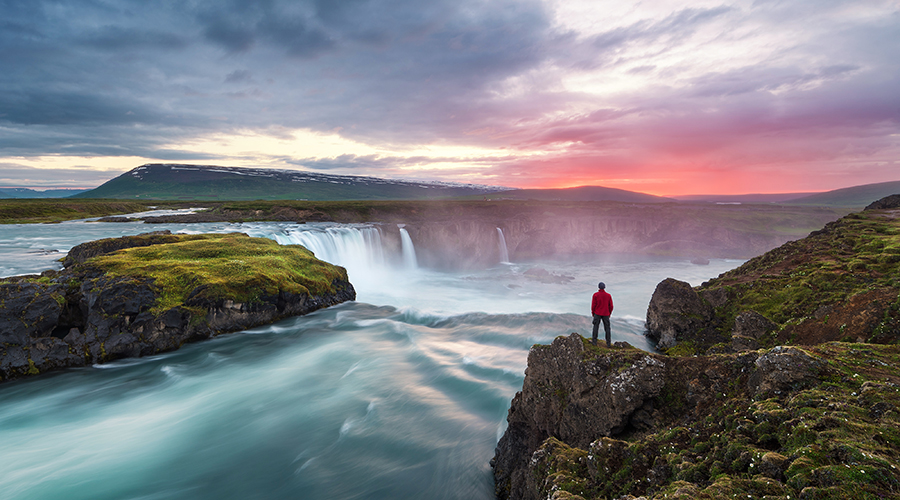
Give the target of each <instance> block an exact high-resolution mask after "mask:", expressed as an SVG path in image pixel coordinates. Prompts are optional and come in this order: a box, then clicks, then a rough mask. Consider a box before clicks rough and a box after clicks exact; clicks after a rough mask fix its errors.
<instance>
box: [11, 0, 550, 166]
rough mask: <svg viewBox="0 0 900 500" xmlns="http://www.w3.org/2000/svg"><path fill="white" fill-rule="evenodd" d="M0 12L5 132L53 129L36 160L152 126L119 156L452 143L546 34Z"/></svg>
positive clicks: (65, 4)
mask: <svg viewBox="0 0 900 500" xmlns="http://www.w3.org/2000/svg"><path fill="white" fill-rule="evenodd" d="M0 9H2V13H3V16H2V17H5V19H4V21H3V22H4V23H5V24H6V25H8V26H12V27H14V29H9V30H5V31H4V32H3V33H0V61H2V62H3V64H4V66H5V68H4V71H3V72H2V74H0V91H2V92H0V95H2V96H0V126H3V125H6V126H32V125H54V126H56V127H58V128H57V129H54V131H53V133H49V134H47V135H43V138H41V137H35V138H33V139H32V140H30V141H28V143H29V144H30V145H31V146H32V147H34V149H33V150H32V151H31V154H34V155H42V154H48V153H51V154H52V153H62V152H64V151H71V150H73V149H79V150H91V151H101V150H104V149H108V148H109V147H110V146H113V145H112V144H110V142H111V140H113V138H111V137H109V136H107V135H106V134H105V131H103V132H100V131H99V130H98V129H97V127H96V126H97V124H99V123H106V124H116V125H128V126H134V127H154V128H155V130H154V131H153V132H151V133H149V134H147V135H148V139H147V140H146V143H145V144H144V145H143V147H140V142H141V140H142V139H141V134H136V135H135V136H134V137H133V138H132V139H130V140H127V141H125V142H124V143H119V144H115V145H114V146H115V148H119V147H124V148H126V149H128V150H131V151H134V152H135V153H137V152H138V151H140V152H145V151H147V150H149V149H152V148H153V147H154V145H156V144H159V138H160V137H159V136H166V135H167V134H170V133H171V135H170V136H169V138H170V140H171V141H172V142H176V141H180V140H184V139H186V138H189V137H190V136H191V135H197V134H203V133H206V132H214V131H228V130H230V129H242V128H251V129H252V128H259V127H263V128H265V127H269V126H272V125H275V126H282V127H309V128H313V129H316V130H332V129H336V128H340V129H341V130H342V131H343V132H342V133H343V134H345V135H348V136H351V137H356V138H361V139H375V140H388V141H392V142H400V143H402V142H408V141H416V140H422V139H428V138H434V137H437V136H441V135H444V134H447V133H452V134H454V135H459V131H458V128H459V126H460V122H461V121H470V120H473V119H474V120H477V119H478V116H479V115H480V108H482V107H483V105H484V103H485V102H486V101H487V100H488V99H489V97H490V85H491V84H492V82H496V81H498V80H502V79H504V78H506V77H509V76H514V75H515V74H516V73H518V72H520V71H522V70H525V69H527V68H528V67H531V66H534V65H535V64H538V63H539V62H540V61H541V60H542V59H543V58H545V57H546V53H545V52H546V51H545V49H544V45H543V41H544V39H545V38H546V37H547V36H548V33H549V32H550V28H549V26H550V21H549V19H548V17H547V12H546V11H545V10H544V8H543V6H542V5H541V4H540V3H539V2H534V1H524V2H521V1H515V2H513V1H503V2H495V3H488V4H484V3H481V2H475V1H471V2H469V1H450V0H446V1H437V2H427V3H424V4H423V3H420V2H390V1H376V0H372V1H368V0H357V1H327V2H326V1H321V2H312V1H294V2H291V1H281V0H267V1H262V2H257V1H253V2H251V1H234V0H233V1H228V2H213V1H203V0H200V1H197V2H192V3H190V4H185V3H173V4H156V3H153V2H150V3H146V2H137V1H129V0H119V1H110V2H103V3H99V2H89V1H83V2H79V1H74V0H69V1H65V0H61V1H50V0H28V1H14V0H5V1H3V2H2V3H0ZM235 66H237V67H238V68H240V69H238V70H236V69H234V68H235ZM221 75H226V76H225V78H224V79H223V77H222V76H221ZM251 76H252V78H251ZM225 85H227V86H229V87H225ZM236 85H237V86H241V87H242V88H239V89H238V90H235V89H234V86H236ZM236 98H237V99H236ZM489 108H490V107H489V106H484V107H483V109H485V110H488V109H489ZM451 116H455V118H451ZM59 127H62V128H59ZM32 132H34V133H35V134H37V135H38V136H40V135H41V134H45V133H46V132H48V130H46V129H40V130H38V129H34V130H32ZM143 132H145V130H144V131H142V133H143ZM63 136H65V137H69V138H70V140H71V141H72V146H73V147H71V148H66V147H63V146H64V145H63V144H62V142H64V141H63V140H61V137H63ZM120 138H121V136H118V137H116V138H115V139H120ZM42 139H43V142H42ZM42 143H43V146H44V147H42V146H41V144H42ZM91 145H93V146H91ZM115 148H114V149H115ZM23 149H25V148H22V147H20V148H19V150H20V151H22V150H23Z"/></svg>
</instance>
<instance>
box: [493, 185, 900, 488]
mask: <svg viewBox="0 0 900 500" xmlns="http://www.w3.org/2000/svg"><path fill="white" fill-rule="evenodd" d="M882 201H883V202H884V203H879V204H876V205H873V207H876V208H877V209H876V208H872V209H869V210H867V211H865V212H862V213H859V214H851V215H849V216H847V217H845V218H843V219H840V220H838V221H835V222H833V223H829V224H828V225H827V226H826V227H825V228H824V229H822V230H820V231H815V232H813V233H812V234H810V235H809V237H807V238H804V239H802V240H799V241H793V242H789V243H787V244H785V245H783V246H781V247H779V248H777V249H775V250H773V251H770V252H768V253H766V254H765V255H762V256H760V257H756V258H754V259H751V260H750V261H748V262H747V263H745V264H744V265H743V266H741V267H739V268H738V269H735V270H733V271H730V272H728V273H725V274H723V275H722V276H719V277H718V278H716V279H714V280H710V281H709V282H707V283H704V284H703V285H701V286H699V287H695V288H692V287H691V286H690V285H688V284H687V283H683V282H679V281H677V280H673V279H667V280H664V281H663V282H661V283H660V284H659V285H658V286H657V288H656V291H655V292H654V294H653V297H652V299H651V302H650V305H649V307H648V311H647V329H648V335H650V336H651V337H652V338H654V339H655V340H656V341H657V344H658V346H659V347H660V348H661V349H662V350H664V351H665V352H666V354H667V355H661V354H650V353H645V352H640V351H637V350H634V349H630V348H627V347H628V346H623V345H618V346H617V348H616V349H605V348H601V347H596V346H593V345H591V344H589V343H588V342H587V341H585V340H584V339H582V338H581V337H580V336H579V335H577V334H572V335H570V336H569V337H559V338H557V339H556V340H554V341H553V343H552V344H551V345H549V346H534V347H533V348H532V350H531V352H530V353H529V357H528V369H527V370H526V373H525V382H524V384H523V387H522V392H520V393H519V394H517V395H516V397H515V399H514V400H513V403H512V406H511V407H510V410H509V416H508V419H507V420H508V423H509V427H508V429H507V431H506V433H505V434H504V436H503V437H502V438H501V440H500V443H499V444H498V446H497V452H496V456H495V457H494V460H493V462H492V464H493V467H494V476H495V478H496V481H497V482H496V486H497V495H498V497H499V498H503V499H505V498H516V499H520V498H522V499H538V498H550V499H579V498H619V499H633V498H634V496H638V495H640V496H642V498H648V499H651V498H652V499H662V498H666V499H671V498H684V499H698V498H700V499H707V498H708V499H713V498H735V497H737V498H801V499H819V498H828V499H839V498H840V499H843V498H896V497H897V496H898V495H900V460H898V457H900V346H898V345H897V344H898V343H900V298H898V297H900V272H898V270H900V267H898V263H900V207H898V206H897V204H898V202H897V199H886V200H882ZM836 340H842V341H844V342H836ZM848 342H857V343H848ZM863 342H869V343H863ZM786 344H794V345H795V346H794V347H791V346H786ZM701 353H706V355H705V356H704V355H699V354H701Z"/></svg>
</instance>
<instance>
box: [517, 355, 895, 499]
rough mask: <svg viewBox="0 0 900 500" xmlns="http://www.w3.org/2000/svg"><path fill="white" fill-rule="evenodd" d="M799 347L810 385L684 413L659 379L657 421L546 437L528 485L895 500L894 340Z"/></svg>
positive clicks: (587, 493) (592, 492)
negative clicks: (644, 427)
mask: <svg viewBox="0 0 900 500" xmlns="http://www.w3.org/2000/svg"><path fill="white" fill-rule="evenodd" d="M806 351H807V353H808V354H810V355H812V356H815V357H816V358H818V359H819V360H821V361H822V362H823V363H825V364H827V374H825V376H823V377H822V379H821V380H820V381H819V382H818V384H817V385H814V386H805V387H796V388H794V389H793V390H791V391H787V392H785V393H783V394H777V395H775V396H774V397H769V398H764V399H755V398H754V396H753V395H752V394H750V393H747V392H745V391H738V392H735V393H730V394H723V395H722V396H721V398H720V400H719V401H718V402H717V404H716V405H714V406H712V407H710V408H709V409H708V410H706V411H707V412H708V415H707V416H706V417H705V418H704V417H701V418H693V419H686V418H685V415H684V412H685V410H680V409H679V410H671V408H672V406H675V405H676V402H675V401H672V399H682V402H681V405H682V406H684V402H683V400H684V398H686V395H685V393H684V392H679V391H678V390H671V389H667V390H665V391H664V394H663V395H661V396H660V398H659V401H657V403H658V405H657V407H659V408H663V409H666V411H664V412H662V413H661V414H658V415H657V418H664V419H665V420H666V421H664V422H663V421H661V422H659V424H661V425H659V426H657V429H658V430H656V431H652V432H649V433H647V434H642V435H634V436H632V437H630V438H628V439H626V440H620V439H611V438H601V439H598V440H597V441H595V442H594V443H592V445H591V446H590V448H589V449H588V450H580V449H577V448H573V447H569V446H567V445H565V444H564V443H561V442H559V441H557V440H555V439H552V438H551V439H548V440H547V441H546V442H545V443H544V445H543V446H542V447H541V449H540V450H539V451H538V452H537V453H536V454H535V457H537V464H536V467H534V468H533V469H532V470H533V471H535V473H536V475H537V477H536V478H535V479H536V481H535V484H537V485H543V486H542V490H541V493H542V494H543V495H545V496H546V495H549V494H550V492H553V491H564V492H566V493H567V496H560V497H558V498H597V499H601V498H618V497H620V496H622V495H635V496H638V495H645V496H647V497H648V498H652V499H662V498H692V499H717V498H823V499H835V500H837V499H860V500H862V499H877V498H896V497H897V496H898V495H900V384H898V382H900V347H898V346H884V345H870V344H846V343H838V342H831V343H827V344H822V345H819V346H816V347H812V348H808V349H807V350H806ZM743 382H746V380H745V381H743ZM736 386H737V385H736ZM740 386H744V387H746V384H744V383H742V384H740ZM669 410H671V411H669ZM663 414H665V415H668V416H665V417H664V416H663ZM533 460H534V459H533ZM801 492H802V496H801Z"/></svg>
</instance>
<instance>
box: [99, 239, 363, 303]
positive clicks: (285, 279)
mask: <svg viewBox="0 0 900 500" xmlns="http://www.w3.org/2000/svg"><path fill="white" fill-rule="evenodd" d="M177 239H178V240H179V241H176V242H173V243H167V244H162V245H153V246H148V247H139V248H129V249H125V250H119V251H117V252H115V253H112V254H109V255H101V256H99V257H94V258H92V259H90V260H88V261H87V262H86V265H88V266H91V267H96V268H99V269H101V270H103V271H105V272H106V273H107V275H109V276H113V277H131V278H147V279H150V280H153V281H154V282H155V284H156V286H157V287H158V288H159V291H160V298H159V299H158V302H157V303H156V304H155V306H154V311H155V312H160V311H165V310H168V309H171V308H173V307H176V306H179V305H183V304H185V302H186V301H187V300H188V298H189V297H191V298H193V299H194V300H210V301H215V300H220V299H225V298H227V299H231V300H234V301H235V302H250V303H252V302H256V301H259V300H260V299H261V297H264V296H272V295H275V294H278V293H279V292H280V291H282V292H287V293H292V294H308V295H312V296H315V295H321V294H324V293H328V292H334V291H335V290H334V287H333V285H332V281H333V280H334V279H335V278H339V279H342V280H346V279H347V272H346V270H345V269H344V268H342V267H338V266H333V265H331V264H328V263H326V262H322V261H320V260H318V259H316V258H315V256H313V254H312V252H310V251H309V250H307V249H306V248H304V247H302V246H300V245H279V244H278V243H276V242H275V241H273V240H270V239H267V238H251V237H249V236H247V235H244V234H240V233H231V234H204V235H177ZM201 285H202V287H201ZM198 287H199V288H198Z"/></svg>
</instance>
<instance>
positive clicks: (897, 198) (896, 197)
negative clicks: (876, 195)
mask: <svg viewBox="0 0 900 500" xmlns="http://www.w3.org/2000/svg"><path fill="white" fill-rule="evenodd" d="M891 208H900V194H892V195H890V196H885V197H884V198H882V199H880V200H877V201H873V202H872V203H870V204H869V206H867V207H866V208H865V209H866V210H887V209H891Z"/></svg>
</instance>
